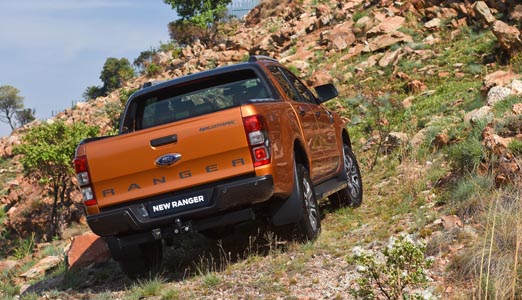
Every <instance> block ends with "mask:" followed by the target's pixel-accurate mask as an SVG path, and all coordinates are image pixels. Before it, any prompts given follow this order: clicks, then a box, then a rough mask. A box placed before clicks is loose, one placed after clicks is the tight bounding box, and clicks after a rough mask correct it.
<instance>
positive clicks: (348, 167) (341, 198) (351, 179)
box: [328, 144, 363, 207]
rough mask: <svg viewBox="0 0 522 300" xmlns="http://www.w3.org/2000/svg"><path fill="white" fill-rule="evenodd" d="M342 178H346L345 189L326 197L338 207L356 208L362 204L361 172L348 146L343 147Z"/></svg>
mask: <svg viewBox="0 0 522 300" xmlns="http://www.w3.org/2000/svg"><path fill="white" fill-rule="evenodd" d="M343 150H344V151H343V156H344V174H343V175H344V176H345V177H346V181H347V184H348V185H347V186H346V188H344V189H342V190H340V191H338V192H337V193H335V194H333V195H331V196H330V197H328V198H329V199H330V201H332V202H334V203H338V204H339V206H350V207H358V206H360V205H361V203H362V196H363V184H362V179H361V171H360V169H359V164H358V163H357V159H356V157H355V155H354V154H353V152H352V149H351V148H350V146H348V145H346V144H345V145H344V146H343Z"/></svg>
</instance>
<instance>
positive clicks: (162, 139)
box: [150, 134, 178, 147]
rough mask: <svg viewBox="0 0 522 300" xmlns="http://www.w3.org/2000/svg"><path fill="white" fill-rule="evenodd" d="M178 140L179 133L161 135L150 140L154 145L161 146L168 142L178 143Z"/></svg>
mask: <svg viewBox="0 0 522 300" xmlns="http://www.w3.org/2000/svg"><path fill="white" fill-rule="evenodd" d="M177 142H178V135H177V134H173V135H169V136H164V137H160V138H158V139H154V140H151V141H150V145H151V146H152V147H161V146H164V145H168V144H176V143H177Z"/></svg>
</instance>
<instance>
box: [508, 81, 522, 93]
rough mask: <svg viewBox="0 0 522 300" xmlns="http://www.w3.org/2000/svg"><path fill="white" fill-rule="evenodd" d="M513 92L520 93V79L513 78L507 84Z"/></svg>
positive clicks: (521, 88)
mask: <svg viewBox="0 0 522 300" xmlns="http://www.w3.org/2000/svg"><path fill="white" fill-rule="evenodd" d="M508 87H509V88H510V89H511V91H512V92H513V94H515V95H522V80H518V79H514V80H513V81H511V83H510V84H509V86H508Z"/></svg>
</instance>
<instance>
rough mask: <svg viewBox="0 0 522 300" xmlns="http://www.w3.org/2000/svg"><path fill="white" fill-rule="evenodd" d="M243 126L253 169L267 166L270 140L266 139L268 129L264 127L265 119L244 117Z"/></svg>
mask: <svg viewBox="0 0 522 300" xmlns="http://www.w3.org/2000/svg"><path fill="white" fill-rule="evenodd" d="M243 124H244V127H245V132H246V135H247V139H248V145H249V146H250V154H251V155H252V160H253V162H254V167H260V166H263V165H267V164H269V163H270V140H269V139H268V127H267V126H266V122H265V119H264V118H263V117H262V116H260V115H254V116H249V117H244V118H243Z"/></svg>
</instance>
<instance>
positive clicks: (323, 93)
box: [315, 83, 339, 103]
mask: <svg viewBox="0 0 522 300" xmlns="http://www.w3.org/2000/svg"><path fill="white" fill-rule="evenodd" d="M315 92H316V93H317V97H318V100H319V103H324V102H326V101H328V100H331V99H333V98H335V97H337V96H338V95H339V93H338V92H337V89H336V88H335V86H334V85H333V84H331V83H328V84H323V85H320V86H316V87H315Z"/></svg>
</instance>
